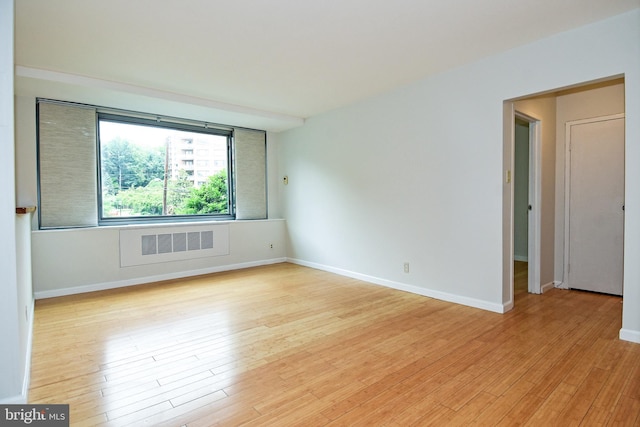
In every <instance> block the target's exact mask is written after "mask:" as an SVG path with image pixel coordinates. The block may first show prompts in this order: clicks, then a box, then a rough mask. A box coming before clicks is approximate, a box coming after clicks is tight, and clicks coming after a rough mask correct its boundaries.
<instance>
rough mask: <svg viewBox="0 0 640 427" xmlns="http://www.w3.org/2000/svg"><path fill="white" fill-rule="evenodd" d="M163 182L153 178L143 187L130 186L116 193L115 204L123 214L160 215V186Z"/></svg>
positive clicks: (161, 186)
mask: <svg viewBox="0 0 640 427" xmlns="http://www.w3.org/2000/svg"><path fill="white" fill-rule="evenodd" d="M163 185H164V183H163V182H162V180H160V179H154V180H152V181H151V182H149V184H147V185H146V186H144V187H131V188H128V189H126V190H123V191H121V192H119V193H118V194H117V195H116V202H115V205H116V206H117V207H118V208H120V209H122V211H123V215H124V216H141V215H142V216H145V215H162V188H163Z"/></svg>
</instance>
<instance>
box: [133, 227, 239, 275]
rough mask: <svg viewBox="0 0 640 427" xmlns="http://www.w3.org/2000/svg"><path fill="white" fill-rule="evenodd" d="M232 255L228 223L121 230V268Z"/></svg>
mask: <svg viewBox="0 0 640 427" xmlns="http://www.w3.org/2000/svg"><path fill="white" fill-rule="evenodd" d="M221 255H229V225H228V224H218V225H211V224H209V225H201V226H200V225H196V226H194V225H187V226H171V227H153V228H131V229H129V228H127V229H122V230H120V267H131V266H134V265H144V264H155V263H160V262H167V261H180V260H187V259H194V258H206V257H213V256H221Z"/></svg>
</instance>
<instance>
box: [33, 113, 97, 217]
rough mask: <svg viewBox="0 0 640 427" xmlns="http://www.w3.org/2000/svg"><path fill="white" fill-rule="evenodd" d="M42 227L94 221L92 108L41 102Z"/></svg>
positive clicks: (94, 190) (39, 137)
mask: <svg viewBox="0 0 640 427" xmlns="http://www.w3.org/2000/svg"><path fill="white" fill-rule="evenodd" d="M38 140H39V143H38V169H39V174H38V177H39V194H40V209H39V213H40V227H41V228H61V227H91V226H97V225H98V202H97V188H98V186H97V170H96V114H95V109H93V108H86V107H81V106H74V105H64V104H57V103H53V102H44V101H39V103H38Z"/></svg>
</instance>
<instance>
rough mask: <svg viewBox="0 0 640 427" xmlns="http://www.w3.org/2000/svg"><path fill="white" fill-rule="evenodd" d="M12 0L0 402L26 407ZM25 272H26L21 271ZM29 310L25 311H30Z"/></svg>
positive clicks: (2, 30) (0, 83)
mask: <svg viewBox="0 0 640 427" xmlns="http://www.w3.org/2000/svg"><path fill="white" fill-rule="evenodd" d="M13 12H14V4H13V0H0V151H1V152H2V155H1V156H0V283H1V285H0V342H1V343H2V351H0V402H2V403H24V401H25V399H26V396H25V394H24V393H25V391H26V390H25V389H24V385H25V384H26V383H27V380H26V378H27V377H28V372H27V366H28V358H29V354H28V353H29V351H28V337H29V335H30V332H29V331H30V325H31V323H30V319H29V317H30V315H31V313H30V308H29V307H30V306H31V305H32V304H31V302H30V300H31V298H32V297H31V289H30V286H29V285H30V283H28V278H24V277H21V279H24V280H18V279H19V277H18V269H17V256H16V252H17V250H18V247H17V243H16V222H17V221H18V220H17V218H16V213H15V208H16V200H15V190H14V188H15V176H14V172H15V167H14V155H13V154H14V106H13ZM21 273H22V271H21ZM25 308H26V312H25Z"/></svg>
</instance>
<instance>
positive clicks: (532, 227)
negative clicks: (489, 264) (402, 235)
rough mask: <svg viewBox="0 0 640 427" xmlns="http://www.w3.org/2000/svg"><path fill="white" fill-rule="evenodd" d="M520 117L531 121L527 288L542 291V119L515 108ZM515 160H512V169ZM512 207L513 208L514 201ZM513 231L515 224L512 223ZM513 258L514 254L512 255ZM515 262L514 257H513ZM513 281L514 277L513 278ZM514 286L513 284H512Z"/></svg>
mask: <svg viewBox="0 0 640 427" xmlns="http://www.w3.org/2000/svg"><path fill="white" fill-rule="evenodd" d="M516 118H518V119H520V120H523V121H525V122H527V123H529V189H528V191H529V206H531V209H530V210H529V212H528V216H527V222H528V237H527V240H528V248H527V258H528V264H529V269H528V270H529V273H528V282H527V289H528V291H529V293H532V294H540V293H542V290H541V286H540V228H541V225H540V222H541V209H540V208H541V206H540V205H541V203H542V194H541V188H542V176H541V175H542V172H541V163H542V162H541V157H542V154H541V152H542V150H541V143H540V120H539V119H537V118H535V117H532V116H530V115H528V114H524V113H522V112H520V111H516V110H514V112H513V121H514V124H515V119H516ZM512 147H513V151H514V152H515V133H514V136H513V141H512ZM513 166H514V161H513V160H512V170H513ZM511 209H512V210H513V209H514V207H513V202H512V206H511ZM511 228H512V233H513V224H512V227H511ZM512 258H513V255H512ZM512 262H513V259H512ZM512 281H513V278H512ZM512 286H513V285H512Z"/></svg>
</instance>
